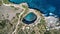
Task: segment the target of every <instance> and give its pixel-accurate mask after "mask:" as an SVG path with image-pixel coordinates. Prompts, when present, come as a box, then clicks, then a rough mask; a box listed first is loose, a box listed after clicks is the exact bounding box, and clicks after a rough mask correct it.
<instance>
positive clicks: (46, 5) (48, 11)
mask: <svg viewBox="0 0 60 34" xmlns="http://www.w3.org/2000/svg"><path fill="white" fill-rule="evenodd" d="M9 1H10V2H12V3H14V4H20V3H24V2H25V3H27V4H28V6H29V8H33V9H37V10H39V11H40V12H41V13H42V14H44V15H45V16H47V17H48V16H57V17H59V18H60V0H9Z"/></svg>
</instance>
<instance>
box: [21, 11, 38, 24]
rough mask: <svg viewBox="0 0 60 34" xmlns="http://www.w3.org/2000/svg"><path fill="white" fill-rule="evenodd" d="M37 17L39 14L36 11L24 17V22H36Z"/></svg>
mask: <svg viewBox="0 0 60 34" xmlns="http://www.w3.org/2000/svg"><path fill="white" fill-rule="evenodd" d="M36 19H37V16H36V15H35V14H34V13H32V12H31V13H29V14H27V15H26V16H25V17H24V18H23V20H22V21H23V22H24V23H26V24H31V23H34V21H35V20H36Z"/></svg>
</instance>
